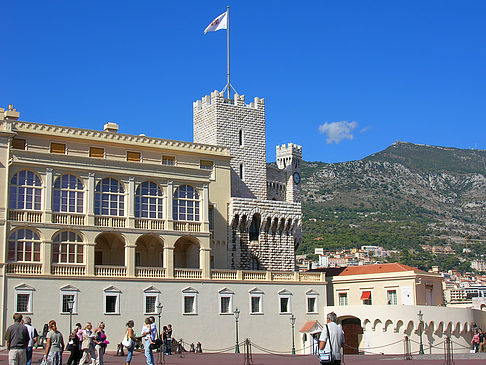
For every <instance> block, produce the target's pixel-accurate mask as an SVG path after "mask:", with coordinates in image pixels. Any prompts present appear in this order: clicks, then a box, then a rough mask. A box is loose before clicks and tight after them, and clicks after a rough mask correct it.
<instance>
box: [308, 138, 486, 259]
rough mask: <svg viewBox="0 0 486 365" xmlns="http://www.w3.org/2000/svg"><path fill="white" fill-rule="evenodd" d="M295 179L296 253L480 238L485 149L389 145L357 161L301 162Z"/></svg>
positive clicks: (485, 198)
mask: <svg viewBox="0 0 486 365" xmlns="http://www.w3.org/2000/svg"><path fill="white" fill-rule="evenodd" d="M302 177H303V179H302V190H303V209H304V217H305V218H304V219H305V221H304V244H303V245H302V246H301V247H300V248H299V253H311V252H312V251H313V247H318V246H320V247H322V246H323V245H324V246H330V247H353V246H359V245H361V244H382V245H384V246H387V247H389V248H395V247H396V248H403V247H410V246H412V247H416V246H418V244H420V243H435V244H436V243H441V242H443V243H446V242H451V241H452V242H456V243H463V242H464V241H465V238H468V239H469V240H471V241H474V240H478V242H480V241H479V240H483V239H486V151H485V150H462V149H456V148H445V147H433V146H424V145H416V144H412V143H404V142H396V143H394V144H393V145H391V146H390V147H388V148H387V149H385V150H384V151H381V152H378V153H375V154H373V155H371V156H368V157H366V158H364V159H362V160H359V161H350V162H343V163H333V164H326V163H322V162H305V163H304V164H303V169H302ZM485 243H486V241H485Z"/></svg>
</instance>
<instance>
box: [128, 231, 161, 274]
mask: <svg viewBox="0 0 486 365" xmlns="http://www.w3.org/2000/svg"><path fill="white" fill-rule="evenodd" d="M135 245H136V248H135V266H145V267H163V266H164V242H163V241H162V239H161V238H160V237H159V236H156V235H152V234H144V235H143V236H140V237H139V238H138V239H137V241H136V242H135Z"/></svg>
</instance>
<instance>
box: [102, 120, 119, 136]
mask: <svg viewBox="0 0 486 365" xmlns="http://www.w3.org/2000/svg"><path fill="white" fill-rule="evenodd" d="M103 129H104V131H105V132H111V133H116V132H118V124H116V123H113V122H108V123H106V124H105V126H104V128H103Z"/></svg>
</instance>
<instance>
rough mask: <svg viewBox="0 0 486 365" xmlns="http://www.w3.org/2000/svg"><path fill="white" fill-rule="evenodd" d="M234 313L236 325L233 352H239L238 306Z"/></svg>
mask: <svg viewBox="0 0 486 365" xmlns="http://www.w3.org/2000/svg"><path fill="white" fill-rule="evenodd" d="M234 315H235V326H236V343H235V354H239V353H240V343H239V342H240V341H239V340H238V320H239V319H240V311H239V310H238V307H237V308H236V309H235V311H234Z"/></svg>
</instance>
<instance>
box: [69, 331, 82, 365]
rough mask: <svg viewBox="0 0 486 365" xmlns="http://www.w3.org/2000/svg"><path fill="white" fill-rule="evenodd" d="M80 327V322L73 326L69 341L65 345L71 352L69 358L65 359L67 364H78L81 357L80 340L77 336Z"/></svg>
mask: <svg viewBox="0 0 486 365" xmlns="http://www.w3.org/2000/svg"><path fill="white" fill-rule="evenodd" d="M80 329H81V323H76V327H74V330H73V332H71V334H70V335H69V342H68V345H67V346H66V350H68V351H69V352H71V355H69V359H68V361H67V363H66V364H67V365H78V363H79V359H80V357H81V352H80V345H81V341H80V339H79V336H78V331H79V330H80Z"/></svg>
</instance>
